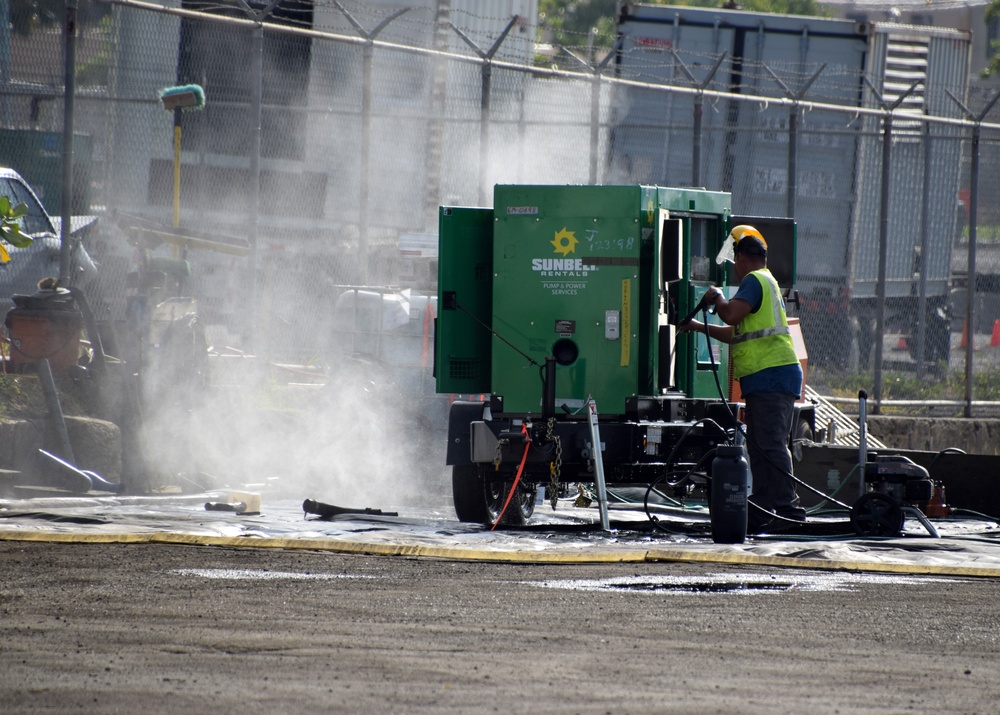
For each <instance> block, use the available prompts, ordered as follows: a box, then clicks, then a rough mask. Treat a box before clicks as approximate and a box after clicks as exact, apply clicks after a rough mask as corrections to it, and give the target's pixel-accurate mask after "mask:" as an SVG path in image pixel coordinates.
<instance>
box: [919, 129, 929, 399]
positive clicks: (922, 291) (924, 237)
mask: <svg viewBox="0 0 1000 715" xmlns="http://www.w3.org/2000/svg"><path fill="white" fill-rule="evenodd" d="M930 130H931V127H930V125H929V124H926V123H925V124H924V186H923V213H922V216H921V220H920V265H919V266H918V268H919V269H920V276H919V279H918V280H919V283H918V287H917V335H916V339H917V379H918V380H919V379H921V378H923V376H924V346H925V344H926V342H927V246H928V245H929V243H930V224H931V210H930V205H931V200H930V193H931V188H930V186H931V181H930V177H931V131H930Z"/></svg>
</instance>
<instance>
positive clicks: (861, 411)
mask: <svg viewBox="0 0 1000 715" xmlns="http://www.w3.org/2000/svg"><path fill="white" fill-rule="evenodd" d="M867 463H868V393H867V392H865V391H864V390H859V391H858V496H859V497H862V496H864V495H865V465H866V464H867Z"/></svg>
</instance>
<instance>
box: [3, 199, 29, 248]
mask: <svg viewBox="0 0 1000 715" xmlns="http://www.w3.org/2000/svg"><path fill="white" fill-rule="evenodd" d="M27 214H28V205H27V204H25V203H20V204H18V205H17V206H13V205H11V203H10V198H9V197H7V196H0V263H7V262H8V261H9V260H10V254H9V253H7V247H6V246H4V244H5V243H6V244H9V245H11V246H16V247H17V248H25V247H27V246H30V245H31V237H30V236H26V235H24V234H23V233H21V219H22V218H23V217H24V216H26V215H27Z"/></svg>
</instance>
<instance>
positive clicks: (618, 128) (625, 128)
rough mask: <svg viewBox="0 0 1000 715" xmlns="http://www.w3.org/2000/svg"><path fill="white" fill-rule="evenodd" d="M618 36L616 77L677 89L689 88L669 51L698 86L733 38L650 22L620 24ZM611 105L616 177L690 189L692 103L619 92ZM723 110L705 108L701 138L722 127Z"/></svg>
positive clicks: (668, 95)
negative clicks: (614, 109) (614, 102)
mask: <svg viewBox="0 0 1000 715" xmlns="http://www.w3.org/2000/svg"><path fill="white" fill-rule="evenodd" d="M619 33H620V35H621V37H622V42H623V45H622V52H621V54H620V57H619V63H618V65H617V69H618V74H619V76H621V77H623V78H629V79H635V80H639V81H645V82H650V83H663V84H673V85H679V86H690V84H691V83H690V81H689V80H688V79H687V76H686V75H685V73H684V71H683V69H681V66H680V64H679V63H678V61H677V60H676V59H675V58H674V57H673V55H672V54H671V50H675V51H676V52H677V57H678V58H679V59H680V62H683V64H684V66H685V67H686V68H687V69H688V71H689V72H691V74H692V75H693V76H694V77H695V78H696V80H697V81H698V82H701V81H703V80H704V79H705V78H706V77H707V76H708V73H709V72H710V71H711V69H712V67H713V66H714V64H715V62H716V60H717V59H718V58H719V56H720V55H721V54H722V53H723V52H727V53H729V52H731V45H732V37H733V33H732V31H731V30H726V29H721V30H720V29H712V28H704V27H685V26H674V25H670V24H663V23H650V22H623V23H622V24H621V25H620V27H619ZM616 102H617V106H618V109H617V110H616V117H615V121H614V128H613V130H612V133H613V137H614V139H613V157H612V158H613V161H614V163H615V165H616V167H618V168H619V170H620V171H621V172H623V173H622V176H623V177H624V178H626V179H627V180H628V181H635V182H640V183H658V184H664V185H671V186H674V185H688V184H690V183H691V179H692V176H693V172H692V163H691V160H692V156H691V145H692V127H693V122H694V119H693V117H694V107H695V102H694V98H693V97H692V96H690V95H686V94H677V93H673V92H666V91H655V90H645V89H638V88H619V89H618V91H617V94H616ZM724 104H725V102H714V103H709V104H708V108H707V110H706V111H705V112H704V114H703V125H704V130H703V131H704V134H705V137H707V138H710V137H712V136H713V135H712V132H711V128H712V127H713V126H717V125H720V126H721V124H722V123H723V122H724V120H725V115H726V109H725V107H724V106H723V105H724ZM703 141H704V139H703ZM709 150H710V147H705V148H704V149H703V151H709Z"/></svg>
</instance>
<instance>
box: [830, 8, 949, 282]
mask: <svg viewBox="0 0 1000 715" xmlns="http://www.w3.org/2000/svg"><path fill="white" fill-rule="evenodd" d="M894 33H901V36H896V34H894ZM967 56H968V38H967V36H966V35H965V33H960V32H957V31H950V30H938V29H929V30H925V31H916V30H915V29H914V28H898V29H897V28H893V27H887V26H882V27H881V28H880V31H879V32H876V33H874V34H873V36H872V41H871V49H870V58H871V65H870V67H869V68H868V72H869V77H870V78H871V79H872V83H873V84H874V85H875V86H876V88H878V89H879V90H880V92H883V93H884V96H885V98H886V100H887V101H889V102H893V101H895V100H896V99H897V98H898V96H899V95H900V94H901V93H902V92H905V91H906V90H907V89H908V88H909V86H910V83H912V77H913V76H915V75H914V74H913V73H914V72H917V74H918V75H922V77H923V79H924V81H923V83H922V84H921V85H918V87H917V88H916V89H915V90H914V91H913V95H914V98H912V99H911V98H908V99H907V100H906V101H911V102H914V103H915V105H914V106H915V108H916V109H920V107H921V106H922V107H923V108H924V109H925V110H931V109H933V110H934V111H937V112H940V113H943V114H946V115H947V114H952V115H953V116H957V114H956V112H957V111H958V109H957V107H955V106H954V103H953V102H952V105H953V106H952V107H950V108H949V107H946V105H945V103H944V101H943V99H942V97H947V93H946V92H945V90H948V91H951V92H952V93H954V92H955V91H956V90H958V91H960V92H961V91H962V90H961V89H960V88H962V87H964V86H965V83H966V81H967V77H968V74H967V71H968V62H967ZM907 63H908V64H907ZM900 67H902V68H903V69H900ZM914 67H915V69H914ZM904 78H905V80H906V81H904ZM866 94H868V95H870V94H871V93H870V92H866ZM867 101H868V102H869V103H870V105H871V106H874V105H875V103H874V98H873V97H868V98H867ZM948 101H949V102H950V100H948ZM863 126H864V139H862V148H861V152H860V160H859V162H858V182H859V186H858V190H857V192H856V195H857V201H856V204H855V212H854V225H855V229H854V238H853V243H854V246H853V250H852V253H851V260H852V263H851V282H850V286H851V292H852V295H853V296H854V297H856V298H872V297H874V296H875V295H876V294H877V288H878V277H879V276H878V263H879V244H880V240H881V234H880V221H881V218H880V217H881V196H882V156H883V134H882V130H883V123H882V122H881V121H880V120H878V119H872V118H869V119H866V120H864V122H863ZM892 127H893V140H892V143H891V145H890V152H891V154H890V173H889V182H890V184H889V185H890V194H889V198H890V217H889V226H890V227H891V230H890V231H889V233H888V236H887V260H886V288H885V292H886V295H887V296H888V297H905V296H910V295H914V294H915V291H916V290H917V288H916V281H918V280H919V268H920V266H921V265H923V267H924V269H925V270H926V279H927V282H926V290H927V295H928V296H944V295H946V294H947V292H948V284H949V278H950V263H951V247H952V244H953V240H954V234H955V219H956V211H957V206H958V188H959V182H960V178H961V177H960V173H959V172H960V168H961V142H960V133H959V132H958V131H956V130H954V129H951V128H948V127H938V126H932V127H931V128H930V129H929V130H926V129H922V128H920V127H919V126H918V125H916V123H914V122H912V121H907V120H906V119H905V117H900V116H898V115H897V116H894V117H893V123H892ZM927 131H929V135H930V137H931V139H930V141H927V136H928V135H927V134H926V133H925V132H927ZM928 146H929V147H930V149H929V152H930V153H929V154H928V153H927V152H926V151H925V150H926V148H927V147H928ZM924 176H927V177H929V179H930V183H928V184H927V185H925V184H924V182H923V178H922V177H924ZM924 248H926V255H925V256H924V257H923V260H921V259H920V256H921V251H922V250H923V249H924Z"/></svg>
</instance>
